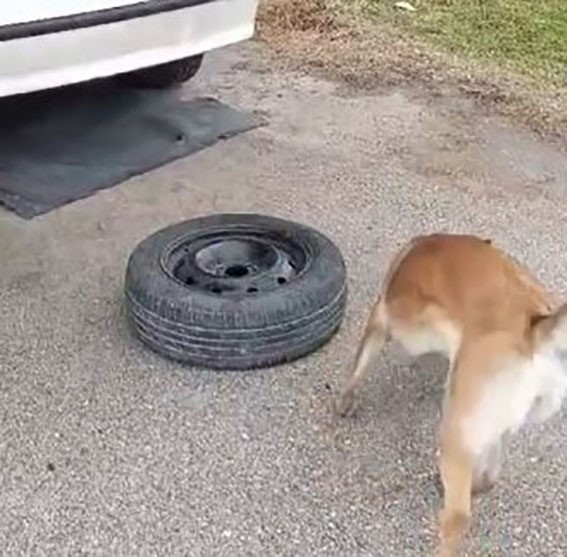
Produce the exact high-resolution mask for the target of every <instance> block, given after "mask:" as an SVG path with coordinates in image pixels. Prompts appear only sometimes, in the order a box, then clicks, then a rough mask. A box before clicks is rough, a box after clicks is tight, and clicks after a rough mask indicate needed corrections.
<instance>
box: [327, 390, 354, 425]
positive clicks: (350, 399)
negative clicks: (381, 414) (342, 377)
mask: <svg viewBox="0 0 567 557" xmlns="http://www.w3.org/2000/svg"><path fill="white" fill-rule="evenodd" d="M355 410H356V394H355V392H354V391H352V390H346V391H343V392H341V393H340V394H339V395H338V396H337V397H336V398H335V399H334V400H333V413H334V414H335V416H339V417H341V418H348V417H350V416H352V415H353V414H354V411H355Z"/></svg>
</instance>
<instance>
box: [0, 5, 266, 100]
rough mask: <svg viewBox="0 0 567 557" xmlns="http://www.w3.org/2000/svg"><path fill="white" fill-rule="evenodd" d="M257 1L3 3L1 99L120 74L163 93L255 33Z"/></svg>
mask: <svg viewBox="0 0 567 557" xmlns="http://www.w3.org/2000/svg"><path fill="white" fill-rule="evenodd" d="M257 8H258V0H18V1H16V2H10V1H8V0H0V97H6V96H9V95H15V94H19V93H28V92H31V91H39V90H42V89H50V88H53V87H58V86H61V85H67V84H71V83H79V82H82V81H88V80H91V79H95V78H100V77H107V76H115V75H119V74H120V75H121V77H123V78H124V79H127V80H129V81H131V82H133V83H137V84H139V85H142V86H149V87H168V86H171V85H174V84H176V83H181V82H183V81H186V80H188V79H190V78H191V77H193V76H194V75H195V74H196V73H197V71H198V69H199V67H200V65H201V61H202V58H203V54H204V53H206V52H207V51H210V50H212V49H216V48H219V47H223V46H226V45H229V44H232V43H236V42H239V41H243V40H246V39H248V38H250V37H251V36H252V35H253V33H254V26H255V19H256V11H257Z"/></svg>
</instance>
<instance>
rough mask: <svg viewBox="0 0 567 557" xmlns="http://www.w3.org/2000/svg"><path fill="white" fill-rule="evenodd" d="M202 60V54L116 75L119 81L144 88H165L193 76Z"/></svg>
mask: <svg viewBox="0 0 567 557" xmlns="http://www.w3.org/2000/svg"><path fill="white" fill-rule="evenodd" d="M202 62H203V55H202V54H199V55H196V56H190V57H189V58H183V59H181V60H174V61H173V62H168V63H166V64H160V65H159V66H152V67H150V68H143V69H141V70H136V71H133V72H128V73H125V74H121V75H118V76H116V77H117V79H118V81H119V82H120V83H123V84H124V85H128V86H130V87H139V88H145V89H167V88H168V87H173V86H174V85H179V84H181V83H184V82H185V81H188V80H189V79H191V78H192V77H194V76H195V75H196V74H197V72H198V71H199V69H200V67H201V64H202Z"/></svg>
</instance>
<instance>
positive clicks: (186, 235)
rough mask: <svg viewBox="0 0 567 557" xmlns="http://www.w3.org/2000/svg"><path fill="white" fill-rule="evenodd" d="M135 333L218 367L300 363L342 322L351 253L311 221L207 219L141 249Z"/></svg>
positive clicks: (130, 277) (178, 356) (132, 277)
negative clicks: (345, 255) (342, 251)
mask: <svg viewBox="0 0 567 557" xmlns="http://www.w3.org/2000/svg"><path fill="white" fill-rule="evenodd" d="M125 295H126V307H127V314H128V317H129V321H130V323H131V325H132V328H133V331H134V333H135V334H136V335H137V336H138V337H139V338H140V339H141V340H142V341H143V342H144V343H145V344H146V345H148V346H149V347H151V348H152V349H154V350H155V351H157V352H159V353H160V354H163V355H165V356H167V357H170V358H173V359H175V360H179V361H183V362H186V363H188V364H191V365H194V366H199V367H206V368H212V369H224V370H230V369H234V370H237V369H240V370H243V369H251V368H258V367H267V366H272V365H276V364H281V363H284V362H289V361H292V360H295V359H297V358H299V357H301V356H304V355H306V354H308V353H310V352H312V351H314V350H316V349H317V348H319V347H320V346H321V345H323V344H324V343H325V342H326V341H327V340H329V339H330V338H331V337H332V336H333V334H334V333H335V332H336V331H337V329H338V328H339V326H340V324H341V321H342V318H343V314H344V308H345V303H346V297H347V284H346V270H345V265H344V262H343V258H342V256H341V254H340V252H339V250H338V249H337V247H336V246H335V245H334V244H333V243H332V242H331V240H329V239H328V238H327V237H326V236H324V235H323V234H321V233H319V232H317V231H315V230H313V229H312V228H310V227H308V226H303V225H300V224H297V223H294V222H290V221H286V220H282V219H278V218H273V217H267V216H261V215H254V214H221V215H213V216H206V217H200V218H196V219H193V220H189V221H186V222H182V223H179V224H176V225H173V226H170V227H167V228H164V229H163V230H160V231H158V232H156V233H154V234H152V235H151V236H149V237H148V238H147V239H145V240H143V241H142V242H141V243H140V244H139V245H138V246H137V247H136V248H135V250H134V251H133V252H132V254H131V256H130V259H129V261H128V266H127V271H126V278H125Z"/></svg>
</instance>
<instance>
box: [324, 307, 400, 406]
mask: <svg viewBox="0 0 567 557" xmlns="http://www.w3.org/2000/svg"><path fill="white" fill-rule="evenodd" d="M388 335H389V326H388V318H387V315H386V305H385V302H384V299H383V298H382V297H381V298H379V299H378V301H377V302H376V304H375V305H374V308H373V309H372V312H371V314H370V317H369V319H368V323H367V325H366V329H365V330H364V336H363V338H362V341H361V343H360V346H359V348H358V352H357V355H356V358H355V361H354V366H353V367H352V369H351V372H350V374H349V376H348V377H347V379H346V381H345V383H344V385H343V387H342V389H341V390H340V393H339V396H338V398H337V399H336V401H335V404H334V411H335V413H336V414H338V415H340V416H347V415H349V414H352V412H353V411H354V409H355V404H356V397H357V394H358V391H359V390H360V387H361V385H362V383H363V381H364V379H365V378H366V376H367V375H368V371H369V369H370V365H371V364H372V362H373V361H374V360H375V359H376V358H377V357H378V355H379V354H380V352H382V349H383V348H384V345H385V344H386V341H387V340H388Z"/></svg>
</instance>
